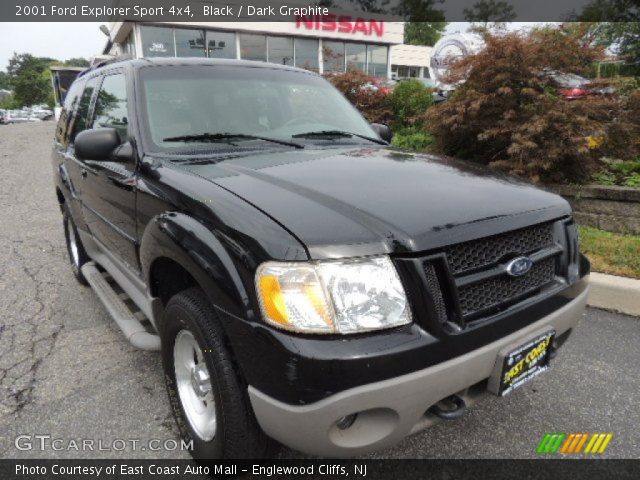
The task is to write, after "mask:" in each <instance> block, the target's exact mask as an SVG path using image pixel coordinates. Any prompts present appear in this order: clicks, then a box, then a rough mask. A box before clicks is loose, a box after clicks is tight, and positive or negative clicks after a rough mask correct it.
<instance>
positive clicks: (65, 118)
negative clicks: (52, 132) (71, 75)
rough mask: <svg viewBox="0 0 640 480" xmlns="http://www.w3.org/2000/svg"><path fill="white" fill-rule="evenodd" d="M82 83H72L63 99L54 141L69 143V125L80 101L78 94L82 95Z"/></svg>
mask: <svg viewBox="0 0 640 480" xmlns="http://www.w3.org/2000/svg"><path fill="white" fill-rule="evenodd" d="M83 85H84V82H82V81H76V82H73V84H72V85H71V88H69V91H68V92H67V95H66V97H65V99H64V105H63V106H62V111H61V112H60V118H59V119H58V125H57V126H56V141H57V142H60V143H67V142H68V141H69V133H70V131H69V125H70V123H71V119H72V118H73V112H74V111H75V109H76V107H77V106H78V101H79V100H80V94H81V93H82V87H83Z"/></svg>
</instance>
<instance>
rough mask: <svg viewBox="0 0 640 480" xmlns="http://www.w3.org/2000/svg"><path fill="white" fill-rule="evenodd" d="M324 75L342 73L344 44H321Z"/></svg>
mask: <svg viewBox="0 0 640 480" xmlns="http://www.w3.org/2000/svg"><path fill="white" fill-rule="evenodd" d="M322 60H323V63H322V66H323V68H324V73H329V72H344V42H325V41H323V42H322Z"/></svg>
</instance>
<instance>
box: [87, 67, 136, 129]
mask: <svg viewBox="0 0 640 480" xmlns="http://www.w3.org/2000/svg"><path fill="white" fill-rule="evenodd" d="M95 112H96V113H95V116H94V118H95V120H94V122H93V128H101V127H110V128H115V129H116V130H118V133H119V134H120V138H121V139H122V141H126V140H127V139H128V138H129V135H128V134H127V126H128V124H129V120H128V116H129V114H128V112H127V86H126V80H125V76H124V75H121V74H118V75H109V76H107V77H104V81H103V82H102V87H101V88H100V92H99V93H98V97H97V99H96V107H95Z"/></svg>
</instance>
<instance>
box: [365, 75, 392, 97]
mask: <svg viewBox="0 0 640 480" xmlns="http://www.w3.org/2000/svg"><path fill="white" fill-rule="evenodd" d="M397 84H398V82H397V81H396V80H389V79H386V78H374V79H373V80H371V81H370V82H367V83H365V84H364V85H362V87H360V89H361V90H369V91H372V92H378V91H379V92H380V93H382V94H383V95H389V94H390V93H391V92H393V89H394V88H395V87H396V85H397Z"/></svg>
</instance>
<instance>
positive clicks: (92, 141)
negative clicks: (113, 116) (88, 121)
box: [75, 128, 122, 161]
mask: <svg viewBox="0 0 640 480" xmlns="http://www.w3.org/2000/svg"><path fill="white" fill-rule="evenodd" d="M120 145H122V140H121V139H120V135H119V134H118V131H117V130H116V129H115V128H96V129H94V130H84V131H83V132H80V133H79V134H78V135H77V136H76V138H75V151H76V156H77V157H78V158H80V159H82V160H97V161H108V160H111V161H118V160H117V159H115V158H112V154H113V153H114V150H115V149H116V148H118V147H119V146H120ZM120 161H122V160H120Z"/></svg>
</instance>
